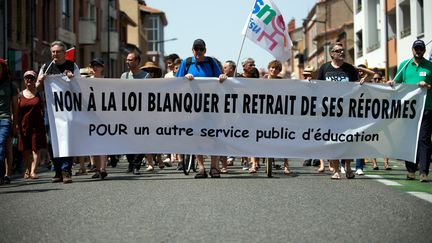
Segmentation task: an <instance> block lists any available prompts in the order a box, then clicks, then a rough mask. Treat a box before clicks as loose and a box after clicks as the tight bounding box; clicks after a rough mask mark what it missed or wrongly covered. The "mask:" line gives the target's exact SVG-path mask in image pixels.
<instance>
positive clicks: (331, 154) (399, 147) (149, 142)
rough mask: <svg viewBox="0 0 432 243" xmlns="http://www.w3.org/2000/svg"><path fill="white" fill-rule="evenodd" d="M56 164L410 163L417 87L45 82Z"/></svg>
mask: <svg viewBox="0 0 432 243" xmlns="http://www.w3.org/2000/svg"><path fill="white" fill-rule="evenodd" d="M45 82H46V83H45V91H46V95H47V106H48V108H47V110H48V115H49V123H50V129H51V139H52V144H53V152H54V156H55V157H59V156H60V157H64V156H82V155H99V154H136V153H183V154H208V155H229V156H257V157H275V158H326V159H341V158H345V159H349V158H362V157H390V158H395V159H405V160H411V161H414V158H415V151H416V146H417V137H418V131H419V120H420V119H421V116H422V111H423V106H424V102H425V94H426V92H425V91H424V90H423V89H420V88H418V87H417V86H415V85H402V84H401V85H397V86H396V87H395V88H392V87H390V86H387V85H380V84H363V85H359V84H358V83H348V82H347V83H342V82H328V81H311V82H308V81H305V80H283V79H282V80H279V79H272V80H268V79H266V80H264V79H241V78H229V79H228V80H226V81H225V82H224V83H219V81H218V80H217V78H196V80H193V81H188V80H185V79H183V78H172V79H145V80H143V79H132V80H122V79H97V78H90V79H86V78H81V77H79V78H72V79H71V81H70V82H66V81H64V80H63V79H62V78H61V76H60V75H57V76H48V77H47V79H46V81H45Z"/></svg>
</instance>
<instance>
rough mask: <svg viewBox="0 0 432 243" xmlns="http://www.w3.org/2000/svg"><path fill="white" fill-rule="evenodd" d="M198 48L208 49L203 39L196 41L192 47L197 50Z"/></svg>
mask: <svg viewBox="0 0 432 243" xmlns="http://www.w3.org/2000/svg"><path fill="white" fill-rule="evenodd" d="M197 46H200V47H204V48H205V47H206V44H205V42H204V41H203V40H202V39H196V40H195V41H194V43H193V45H192V48H195V47H197Z"/></svg>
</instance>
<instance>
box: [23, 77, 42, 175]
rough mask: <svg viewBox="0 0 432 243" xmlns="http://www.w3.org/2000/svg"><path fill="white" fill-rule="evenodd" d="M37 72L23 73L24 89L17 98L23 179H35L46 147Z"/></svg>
mask: <svg viewBox="0 0 432 243" xmlns="http://www.w3.org/2000/svg"><path fill="white" fill-rule="evenodd" d="M36 79H37V74H36V72H35V71H33V70H29V71H27V72H25V73H24V87H25V89H24V90H23V91H22V92H21V93H20V94H19V98H18V149H19V150H20V151H21V152H22V155H23V162H24V165H25V168H26V171H25V173H24V179H32V180H36V179H39V177H38V176H37V174H36V168H37V166H38V164H39V161H40V159H39V155H40V151H41V150H42V149H46V148H47V138H46V135H45V134H46V132H45V124H44V115H43V114H44V111H43V110H44V109H43V107H44V104H43V98H42V96H41V95H40V93H39V92H38V91H37V89H36Z"/></svg>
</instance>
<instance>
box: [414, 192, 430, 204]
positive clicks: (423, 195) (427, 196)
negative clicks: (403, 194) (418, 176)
mask: <svg viewBox="0 0 432 243" xmlns="http://www.w3.org/2000/svg"><path fill="white" fill-rule="evenodd" d="M408 194H411V195H413V196H415V197H418V198H420V199H423V200H426V201H428V202H430V203H432V194H430V193H426V192H408Z"/></svg>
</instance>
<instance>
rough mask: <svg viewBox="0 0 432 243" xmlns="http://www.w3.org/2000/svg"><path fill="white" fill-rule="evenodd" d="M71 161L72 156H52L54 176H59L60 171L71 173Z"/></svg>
mask: <svg viewBox="0 0 432 243" xmlns="http://www.w3.org/2000/svg"><path fill="white" fill-rule="evenodd" d="M72 163H73V157H61V158H53V164H54V170H55V173H56V176H60V175H61V174H62V172H68V173H69V174H70V173H72Z"/></svg>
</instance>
